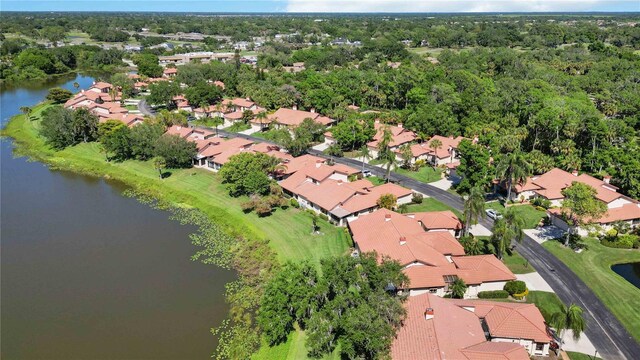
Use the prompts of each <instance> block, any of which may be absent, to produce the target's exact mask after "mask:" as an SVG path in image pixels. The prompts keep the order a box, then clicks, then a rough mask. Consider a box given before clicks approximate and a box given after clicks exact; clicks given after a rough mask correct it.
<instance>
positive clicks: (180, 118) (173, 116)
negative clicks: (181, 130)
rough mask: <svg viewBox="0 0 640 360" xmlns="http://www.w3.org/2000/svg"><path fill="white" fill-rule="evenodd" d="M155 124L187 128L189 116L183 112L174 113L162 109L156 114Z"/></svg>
mask: <svg viewBox="0 0 640 360" xmlns="http://www.w3.org/2000/svg"><path fill="white" fill-rule="evenodd" d="M155 122H156V123H158V124H162V125H163V126H166V127H169V126H173V125H178V126H187V124H188V122H187V115H186V114H185V113H184V112H183V111H178V112H173V111H169V110H167V109H162V110H160V111H158V112H157V113H156V117H155Z"/></svg>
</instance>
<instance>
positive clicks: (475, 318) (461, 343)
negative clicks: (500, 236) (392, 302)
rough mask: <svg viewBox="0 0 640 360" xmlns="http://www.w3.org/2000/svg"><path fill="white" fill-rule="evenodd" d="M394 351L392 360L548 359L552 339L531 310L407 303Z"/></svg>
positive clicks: (432, 300) (423, 299)
mask: <svg viewBox="0 0 640 360" xmlns="http://www.w3.org/2000/svg"><path fill="white" fill-rule="evenodd" d="M405 308H406V310H407V318H406V320H405V321H404V323H403V326H402V328H400V330H399V331H398V333H397V335H396V339H395V340H394V342H393V344H392V346H391V358H393V359H394V360H414V359H438V360H445V359H455V360H489V359H491V360H529V359H530V356H547V355H548V354H549V344H550V342H551V338H550V337H549V335H547V331H546V329H547V328H546V324H545V323H544V318H543V317H542V315H541V314H540V311H539V310H538V309H537V308H536V307H535V305H533V304H510V303H501V302H490V301H469V300H465V301H460V300H453V299H443V298H440V297H438V296H435V295H433V294H422V295H418V296H412V297H409V299H408V300H407V302H406V304H405Z"/></svg>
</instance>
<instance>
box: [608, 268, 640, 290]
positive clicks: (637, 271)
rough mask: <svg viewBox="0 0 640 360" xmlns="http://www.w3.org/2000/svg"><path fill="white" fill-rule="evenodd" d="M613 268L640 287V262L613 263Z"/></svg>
mask: <svg viewBox="0 0 640 360" xmlns="http://www.w3.org/2000/svg"><path fill="white" fill-rule="evenodd" d="M611 270H613V271H614V272H615V273H616V274H618V275H620V276H622V277H623V278H625V280H627V281H628V282H630V283H632V284H633V285H634V286H635V287H637V288H638V289H640V262H636V263H628V264H617V265H613V266H612V267H611Z"/></svg>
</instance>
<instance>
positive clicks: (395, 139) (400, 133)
mask: <svg viewBox="0 0 640 360" xmlns="http://www.w3.org/2000/svg"><path fill="white" fill-rule="evenodd" d="M374 127H375V129H376V134H375V135H374V136H373V140H372V141H370V142H368V143H367V147H368V148H369V153H370V154H371V157H372V158H377V157H378V155H379V154H378V147H379V145H380V142H381V141H382V139H383V137H384V133H385V131H387V130H388V131H390V132H391V141H390V142H389V144H388V146H389V149H390V150H391V151H394V152H396V153H399V152H400V147H401V146H402V145H405V144H410V143H411V142H413V141H415V140H416V139H417V136H416V134H415V133H414V132H413V131H411V130H408V129H405V128H404V127H402V124H398V125H388V124H383V123H381V122H380V121H379V120H376V121H375V123H374Z"/></svg>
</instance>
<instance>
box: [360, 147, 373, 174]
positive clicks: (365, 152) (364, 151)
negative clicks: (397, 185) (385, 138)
mask: <svg viewBox="0 0 640 360" xmlns="http://www.w3.org/2000/svg"><path fill="white" fill-rule="evenodd" d="M360 156H362V172H364V164H365V163H366V162H367V161H368V160H371V152H370V151H369V147H368V146H367V144H364V145H362V147H361V148H360Z"/></svg>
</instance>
